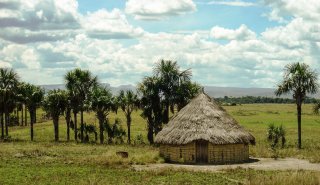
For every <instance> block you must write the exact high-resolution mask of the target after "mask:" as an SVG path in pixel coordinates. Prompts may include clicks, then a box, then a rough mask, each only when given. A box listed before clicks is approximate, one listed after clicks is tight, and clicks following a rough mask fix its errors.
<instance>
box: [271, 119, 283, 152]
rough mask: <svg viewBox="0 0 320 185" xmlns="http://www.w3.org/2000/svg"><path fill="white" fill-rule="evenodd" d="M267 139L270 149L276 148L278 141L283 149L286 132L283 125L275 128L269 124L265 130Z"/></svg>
mask: <svg viewBox="0 0 320 185" xmlns="http://www.w3.org/2000/svg"><path fill="white" fill-rule="evenodd" d="M267 138H268V141H269V142H270V146H271V148H272V149H275V148H276V147H277V145H278V143H279V141H280V142H281V147H282V148H283V147H284V145H285V143H286V130H285V128H284V127H283V125H280V126H275V125H274V124H270V125H269V126H268V130H267Z"/></svg>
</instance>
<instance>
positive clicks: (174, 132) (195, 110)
mask: <svg viewBox="0 0 320 185" xmlns="http://www.w3.org/2000/svg"><path fill="white" fill-rule="evenodd" d="M196 140H206V141H208V142H210V143H212V144H239V143H243V144H249V143H251V144H254V143H255V138H254V137H253V136H252V135H251V134H250V133H249V132H247V131H246V130H245V129H244V128H243V127H241V126H240V125H239V124H238V122H237V121H236V120H235V119H233V118H232V117H231V116H230V115H229V114H228V113H227V112H226V111H225V110H224V109H222V107H220V106H219V105H218V104H217V103H216V102H215V101H214V100H213V99H211V98H210V97H209V96H208V95H206V94H204V93H200V94H199V95H198V96H197V97H195V98H194V99H192V100H191V102H190V103H189V104H188V105H186V106H185V107H184V108H183V109H181V110H180V111H179V112H178V113H177V115H176V116H174V117H173V118H172V119H171V121H170V122H169V123H168V124H167V125H166V126H165V127H164V128H163V129H162V131H161V132H159V133H158V134H157V136H156V138H155V142H156V143H161V144H172V145H183V144H188V143H191V142H192V141H196Z"/></svg>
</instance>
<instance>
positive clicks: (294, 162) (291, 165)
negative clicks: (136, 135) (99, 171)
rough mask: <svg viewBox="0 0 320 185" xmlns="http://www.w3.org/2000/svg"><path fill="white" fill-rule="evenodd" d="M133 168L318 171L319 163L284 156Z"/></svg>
mask: <svg viewBox="0 0 320 185" xmlns="http://www.w3.org/2000/svg"><path fill="white" fill-rule="evenodd" d="M132 167H133V169H134V170H137V171H141V170H151V171H155V170H161V169H165V168H170V169H176V170H178V169H184V170H190V171H213V172H214V171H220V170H225V169H234V168H251V169H255V170H312V171H320V164H319V163H310V162H309V161H306V160H301V159H294V158H285V159H277V160H274V159H270V158H254V159H251V160H250V162H247V163H243V164H230V165H184V164H168V163H164V164H148V165H133V166H132Z"/></svg>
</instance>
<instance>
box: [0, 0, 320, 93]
mask: <svg viewBox="0 0 320 185" xmlns="http://www.w3.org/2000/svg"><path fill="white" fill-rule="evenodd" d="M47 1H48V2H49V1H52V2H53V0H46V2H47ZM17 2H21V3H24V4H23V5H24V6H28V7H31V8H30V10H34V11H35V12H33V13H31V12H29V13H30V15H31V17H28V16H26V15H27V14H26V13H24V11H25V12H28V11H27V10H23V11H22V12H20V11H17V10H20V8H21V5H20V4H19V3H17ZM29 2H30V1H26V2H24V1H23V2H22V1H1V3H2V4H1V3H0V7H1V8H0V9H1V11H0V20H4V19H6V18H11V19H16V20H18V21H17V22H19V21H20V22H23V20H29V19H30V20H31V19H35V21H36V24H35V25H33V26H32V25H30V26H29V25H26V26H24V25H23V24H20V23H19V24H15V22H13V23H10V24H12V25H10V26H8V25H7V24H4V25H1V24H0V27H1V29H0V67H13V68H14V69H16V70H17V72H18V73H19V74H20V76H21V77H22V79H24V80H26V81H28V82H32V83H36V84H57V83H63V75H64V74H65V73H66V71H68V70H71V69H73V68H75V67H81V68H84V69H90V70H91V71H92V72H93V73H94V74H96V75H98V76H99V78H100V80H101V81H102V82H107V83H110V84H112V85H120V84H136V83H137V82H139V81H140V80H141V79H142V78H143V77H144V76H145V75H150V74H151V73H152V67H153V66H154V63H155V62H157V61H158V60H159V59H162V58H164V59H171V60H177V61H178V62H179V65H180V66H181V67H182V68H183V69H188V68H192V72H193V79H194V80H196V81H197V82H199V83H201V84H203V85H216V86H246V87H250V86H251V87H274V85H275V83H276V82H277V81H278V80H279V79H281V77H282V76H281V74H282V73H281V72H282V69H283V66H284V65H286V64H287V63H289V62H296V61H302V62H306V63H307V64H310V65H312V66H313V67H314V68H320V55H319V50H320V44H319V43H320V36H319V35H320V34H319V30H320V28H319V24H318V21H315V20H314V18H312V17H316V16H309V18H307V15H303V14H302V13H295V14H292V13H290V15H294V16H293V18H292V19H290V20H286V21H287V23H285V24H282V25H280V26H274V27H272V28H267V29H266V30H265V31H263V32H262V33H261V34H256V33H255V32H253V31H252V30H250V29H249V28H248V27H247V26H246V25H241V26H240V27H239V28H236V29H228V28H223V27H218V26H214V27H213V28H212V29H206V30H197V31H190V30H186V31H184V30H182V31H177V32H173V33H166V32H156V33H149V32H147V31H145V30H143V29H142V28H139V27H137V26H133V25H131V24H130V22H129V21H128V20H127V17H126V14H124V13H123V12H122V11H121V10H118V9H113V10H109V11H108V10H105V9H101V10H98V11H94V12H89V13H87V14H84V15H82V14H80V13H79V12H77V9H76V6H74V5H76V4H72V3H71V4H70V6H72V7H73V8H71V9H73V10H72V11H70V10H69V9H65V10H64V9H63V8H65V7H59V6H60V5H58V4H56V3H57V2H54V4H51V5H54V6H52V9H55V10H52V11H51V12H56V13H53V14H52V15H54V16H53V17H57V16H58V17H59V16H60V17H73V18H74V20H75V21H76V24H75V25H78V26H77V27H72V26H71V27H68V26H67V27H63V24H61V25H62V26H61V25H60V27H56V28H54V26H53V25H54V24H56V23H57V22H59V21H57V20H67V19H64V18H52V17H50V16H48V15H47V14H46V12H41V8H35V7H36V6H35V4H39V3H35V2H38V1H36V0H34V3H31V4H30V5H28V3H29ZM59 2H60V1H59ZM61 2H62V1H61ZM71 2H74V1H73V0H71ZM128 2H129V1H128ZM139 2H140V1H139ZM159 2H160V1H159ZM172 2H175V1H172ZM172 2H171V1H170V2H169V1H167V4H166V5H163V6H170V7H172ZM185 2H187V1H185ZM270 2H271V1H270ZM288 2H289V1H288ZM25 4H26V5H25ZM40 4H41V3H40ZM49 4H50V3H49ZM39 6H40V5H39ZM41 6H42V5H41ZM270 6H271V4H270ZM173 7H175V6H173ZM176 7H178V6H176ZM164 9H166V7H165V8H164ZM2 10H4V11H2ZM58 10H59V11H58ZM166 10H170V11H171V9H170V8H167V9H166ZM273 10H274V9H271V12H272V11H273ZM192 11H194V10H192ZM312 11H313V10H312ZM314 11H315V10H314ZM57 12H60V13H57ZM164 12H166V11H164ZM178 12H179V11H178ZM189 12H190V11H189ZM288 12H289V11H288ZM185 13H186V12H185ZM58 14H59V15H58ZM60 14H61V15H60ZM62 14H68V16H64V15H62ZM178 14H179V13H178ZM178 14H170V13H169V14H166V13H161V12H160V13H159V17H160V18H161V19H162V18H164V17H167V16H169V15H178ZM180 14H183V13H180ZM310 14H312V15H316V13H312V12H310ZM133 15H138V14H133ZM146 15H147V14H143V16H146ZM24 16H26V17H24ZM153 16H156V14H150V16H147V17H148V18H150V17H153ZM278 16H280V15H278ZM281 16H282V15H281ZM145 18H146V17H145ZM45 19H47V20H45ZM283 19H285V16H284V17H283ZM68 20H71V19H68ZM37 21H38V22H37ZM50 21H51V22H50ZM17 22H16V23H17ZM49 24H51V26H49ZM36 28H37V29H36ZM119 38H136V39H135V40H134V42H132V43H130V44H123V43H124V42H123V40H122V41H119ZM220 40H224V42H223V43H221V41H220ZM35 42H36V43H35Z"/></svg>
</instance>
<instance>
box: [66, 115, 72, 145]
mask: <svg viewBox="0 0 320 185" xmlns="http://www.w3.org/2000/svg"><path fill="white" fill-rule="evenodd" d="M70 120H71V115H70V109H67V110H66V123H67V141H70Z"/></svg>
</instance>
